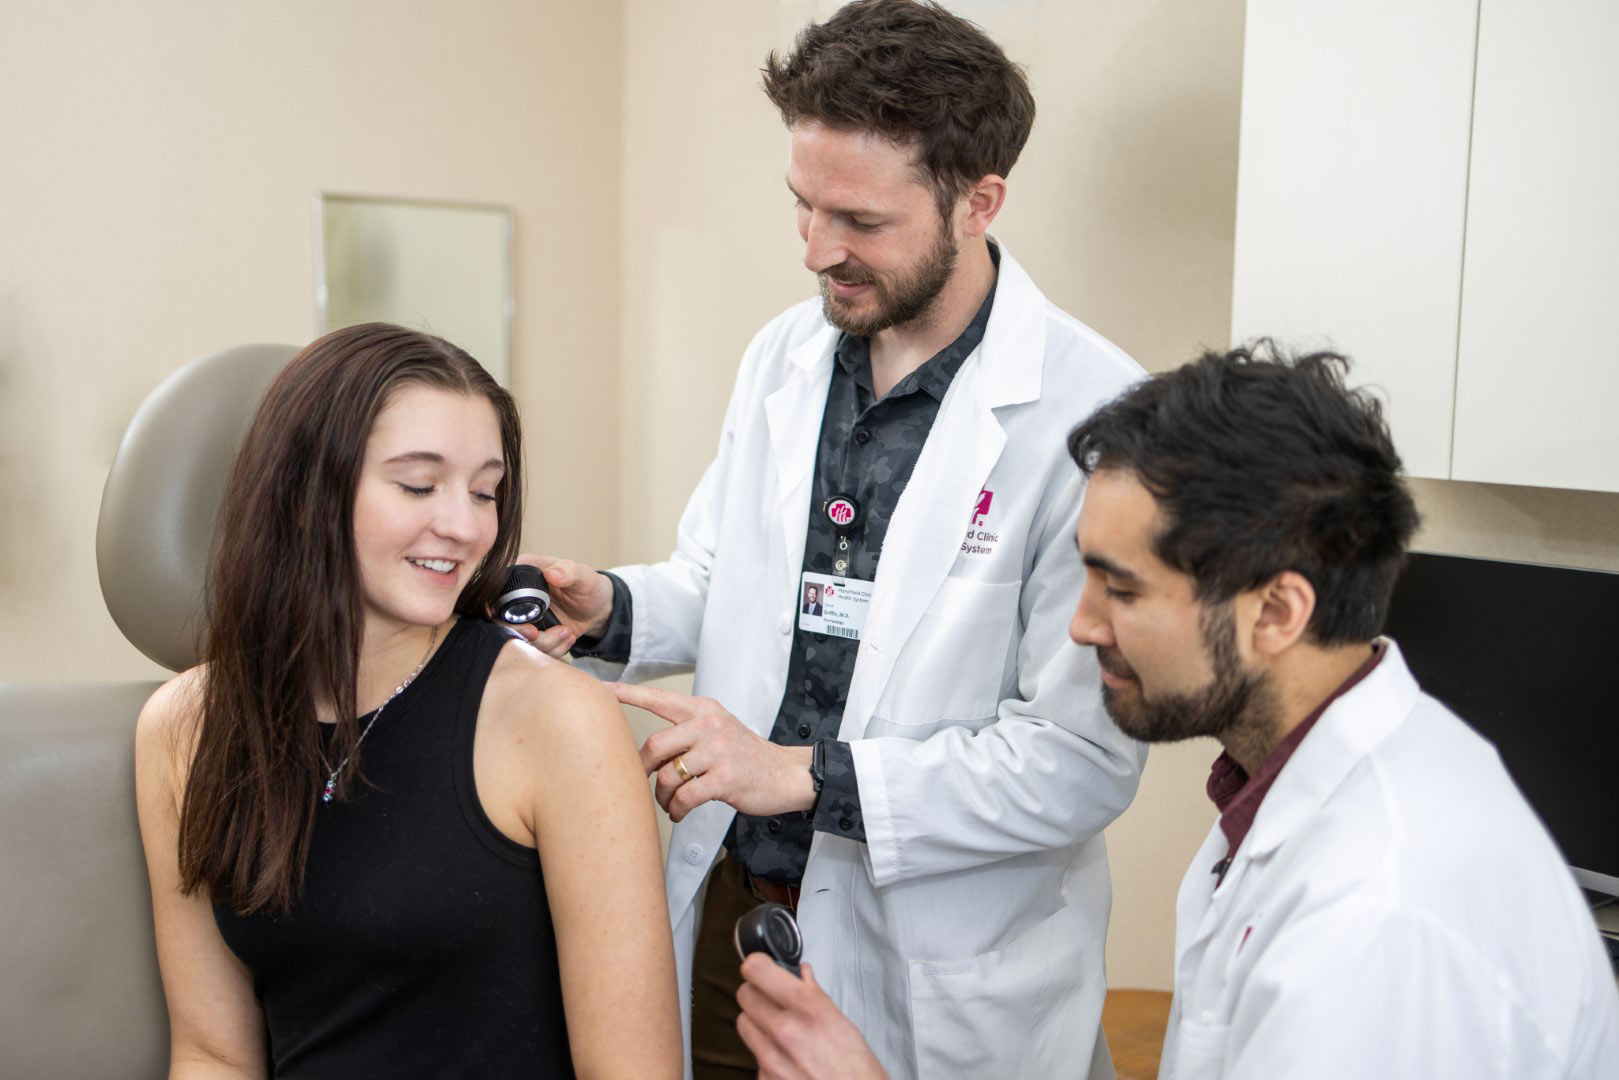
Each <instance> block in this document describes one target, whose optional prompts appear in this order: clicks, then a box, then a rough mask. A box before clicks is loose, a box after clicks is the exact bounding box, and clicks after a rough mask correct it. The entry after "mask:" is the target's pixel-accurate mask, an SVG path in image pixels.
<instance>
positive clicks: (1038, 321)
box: [787, 237, 1046, 419]
mask: <svg viewBox="0 0 1619 1080" xmlns="http://www.w3.org/2000/svg"><path fill="white" fill-rule="evenodd" d="M991 239H992V240H994V241H995V245H996V246H997V247H998V248H1000V251H1001V267H1000V278H999V281H998V283H997V284H996V287H995V304H994V306H993V307H992V308H991V309H990V313H989V325H988V326H986V327H985V328H984V340H983V341H982V342H981V343H980V344H979V346H978V350H977V351H978V353H979V354H980V358H979V365H978V366H979V367H980V368H983V367H984V366H986V365H987V364H989V363H993V364H994V365H995V378H993V379H979V380H977V382H976V392H977V394H978V397H979V403H980V404H981V405H983V406H984V407H985V408H987V409H997V408H1000V407H1001V406H1003V405H1019V404H1022V403H1023V402H1026V401H1034V400H1035V399H1036V398H1038V397H1039V396H1040V376H1041V373H1042V371H1043V370H1044V366H1045V345H1046V327H1045V317H1044V316H1045V307H1046V298H1045V296H1044V295H1043V294H1042V293H1041V292H1040V290H1039V289H1038V288H1036V287H1035V284H1034V282H1033V281H1032V280H1031V279H1030V278H1029V275H1028V274H1027V273H1026V272H1025V271H1024V269H1023V267H1022V266H1019V265H1018V262H1017V260H1016V259H1014V258H1012V253H1011V252H1010V251H1008V250H1007V248H1006V245H1005V244H1004V243H1002V242H1001V241H1000V240H999V239H996V238H994V237H991ZM837 344H838V329H837V327H835V326H833V325H831V324H830V323H828V322H825V321H824V320H822V321H821V322H820V325H819V328H818V329H816V330H815V332H814V333H812V334H810V336H809V337H808V338H806V339H805V340H804V341H802V342H801V343H799V344H798V345H796V346H794V347H793V348H792V349H791V350H789V351H788V353H787V359H788V361H789V362H791V363H792V364H793V365H794V366H795V367H798V368H801V369H803V370H805V371H814V370H815V369H816V368H817V367H820V366H821V365H823V364H825V363H826V362H828V361H829V360H831V358H832V354H833V352H834V350H836V348H837ZM818 418H819V417H818V416H817V419H818Z"/></svg>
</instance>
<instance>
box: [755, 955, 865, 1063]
mask: <svg viewBox="0 0 1619 1080" xmlns="http://www.w3.org/2000/svg"><path fill="white" fill-rule="evenodd" d="M736 1000H737V1004H739V1005H741V1006H742V1015H741V1016H739V1017H737V1020H736V1030H737V1033H738V1034H739V1035H741V1036H742V1041H743V1042H744V1043H746V1044H747V1046H748V1049H749V1050H752V1051H753V1056H754V1057H755V1058H756V1059H757V1060H758V1062H759V1077H760V1080H819V1078H823V1077H829V1076H836V1077H839V1078H840V1080H887V1078H888V1074H887V1073H886V1072H884V1071H883V1067H882V1066H881V1065H880V1064H878V1062H877V1058H876V1057H875V1056H874V1055H873V1054H872V1052H871V1047H869V1046H867V1045H866V1040H865V1039H863V1038H861V1036H860V1031H859V1029H857V1028H856V1027H855V1026H854V1024H853V1023H852V1022H851V1021H850V1020H849V1018H848V1017H847V1016H844V1015H843V1013H841V1012H839V1011H838V1007H837V1006H836V1005H834V1004H833V1003H832V999H831V998H829V997H827V996H826V991H824V990H822V989H821V988H820V986H819V985H818V984H817V983H816V982H815V972H813V971H812V970H810V966H809V965H808V964H805V965H804V976H803V978H799V977H798V976H796V975H794V974H793V973H792V972H790V971H787V970H786V969H785V968H782V967H781V966H780V965H778V964H777V963H776V962H775V961H774V960H771V959H770V958H769V957H768V956H766V955H765V954H764V953H754V954H752V955H751V956H749V957H748V958H747V959H746V960H745V961H743V963H742V986H741V988H740V989H739V990H737V992H736Z"/></svg>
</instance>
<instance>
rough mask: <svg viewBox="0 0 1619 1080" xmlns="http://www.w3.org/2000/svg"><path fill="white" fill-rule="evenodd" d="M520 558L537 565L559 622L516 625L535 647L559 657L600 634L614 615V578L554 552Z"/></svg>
mask: <svg viewBox="0 0 1619 1080" xmlns="http://www.w3.org/2000/svg"><path fill="white" fill-rule="evenodd" d="M517 561H518V562H520V563H526V564H528V565H529V566H537V567H539V569H540V573H542V574H544V575H545V584H546V586H547V588H548V589H549V591H550V593H551V613H552V614H553V615H555V616H556V617H557V619H558V620H559V621H558V624H557V625H556V626H553V627H551V628H549V629H547V630H538V629H536V628H535V627H534V626H532V625H529V624H524V625H522V626H518V627H516V630H517V632H518V633H520V634H522V635H523V636H524V637H525V638H527V639H528V640H529V641H530V642H531V643H533V645H534V647H535V648H537V649H539V650H540V651H541V652H543V653H545V654H546V655H547V656H550V657H552V658H554V659H557V660H560V659H562V658H563V657H564V656H566V655H567V653H568V650H569V649H571V648H573V645H574V642H576V641H578V640H579V639H580V638H590V637H600V636H601V634H602V631H604V630H606V629H607V620H608V619H609V617H611V616H612V614H613V579H612V578H610V577H608V576H607V575H605V574H599V573H597V572H596V571H595V570H592V569H591V568H590V567H588V566H586V565H585V564H584V563H581V562H574V561H572V560H571V559H558V558H556V557H555V556H551V555H519V556H518V557H517Z"/></svg>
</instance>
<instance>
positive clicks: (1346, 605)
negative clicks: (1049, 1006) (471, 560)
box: [741, 350, 1619, 1080]
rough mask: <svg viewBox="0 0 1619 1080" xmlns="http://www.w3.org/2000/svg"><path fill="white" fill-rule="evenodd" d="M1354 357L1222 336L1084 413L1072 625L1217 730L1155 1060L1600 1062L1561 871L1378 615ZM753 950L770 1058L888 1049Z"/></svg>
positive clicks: (1201, 726) (1586, 931) (1408, 520)
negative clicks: (1209, 818) (1350, 372)
mask: <svg viewBox="0 0 1619 1080" xmlns="http://www.w3.org/2000/svg"><path fill="white" fill-rule="evenodd" d="M1343 367H1344V364H1343V361H1342V358H1341V357H1338V356H1334V355H1332V354H1317V355H1312V356H1307V357H1304V358H1302V359H1300V360H1298V361H1296V362H1288V361H1285V360H1279V359H1277V358H1275V357H1273V356H1270V355H1268V354H1264V353H1262V354H1261V355H1260V356H1259V357H1258V358H1255V357H1253V356H1251V355H1250V354H1249V353H1248V352H1247V351H1246V350H1238V351H1236V352H1233V353H1230V354H1227V355H1224V356H1221V355H1214V354H1210V355H1207V356H1205V357H1203V358H1202V359H1201V360H1199V361H1197V362H1195V363H1193V364H1189V365H1187V366H1186V367H1184V368H1181V369H1179V370H1177V371H1174V372H1169V373H1166V374H1163V375H1158V376H1155V377H1154V378H1153V379H1152V380H1151V381H1150V382H1147V383H1143V384H1141V385H1139V386H1137V387H1136V388H1135V389H1133V390H1132V391H1130V392H1129V393H1128V394H1127V395H1125V396H1124V397H1123V398H1122V399H1120V400H1119V401H1117V402H1115V403H1113V404H1111V405H1109V406H1107V407H1106V408H1105V409H1103V410H1101V411H1100V412H1097V413H1096V414H1094V415H1093V416H1092V417H1091V418H1090V419H1088V420H1087V421H1085V422H1084V423H1082V424H1081V425H1080V426H1079V427H1078V428H1077V429H1076V430H1075V432H1074V434H1073V437H1072V440H1071V443H1070V449H1071V451H1072V454H1073V457H1074V459H1075V461H1076V462H1078V464H1079V466H1080V468H1081V470H1082V471H1084V472H1085V473H1086V474H1087V475H1089V476H1090V486H1089V488H1088V490H1087V492H1086V496H1085V508H1084V511H1083V513H1081V515H1080V519H1079V530H1078V534H1077V541H1078V546H1079V553H1080V556H1081V557H1082V558H1083V561H1084V565H1085V568H1086V569H1085V586H1084V591H1083V593H1082V594H1081V595H1080V598H1079V606H1078V609H1077V611H1076V612H1075V613H1074V618H1073V623H1072V625H1071V627H1070V630H1071V633H1072V635H1073V638H1074V640H1075V641H1077V642H1081V643H1083V644H1086V645H1091V646H1094V647H1095V650H1096V653H1097V656H1098V657H1099V659H1100V662H1101V666H1102V680H1103V691H1102V692H1103V695H1104V698H1105V700H1106V703H1107V709H1108V712H1109V714H1110V715H1111V716H1112V717H1113V718H1114V719H1115V720H1116V721H1117V722H1118V724H1119V726H1120V727H1121V728H1122V729H1123V730H1124V731H1126V732H1128V733H1129V734H1131V735H1133V736H1135V737H1137V738H1140V739H1144V740H1146V741H1149V742H1165V741H1171V740H1178V739H1186V738H1191V737H1194V736H1199V735H1208V736H1213V737H1215V738H1217V739H1219V741H1220V743H1221V744H1222V746H1223V748H1224V752H1223V753H1222V754H1221V755H1220V756H1219V758H1218V759H1217V760H1216V761H1215V763H1214V768H1213V770H1212V772H1211V775H1210V777H1209V782H1208V793H1209V797H1210V799H1211V800H1212V801H1213V802H1214V803H1215V805H1216V806H1217V807H1218V808H1219V811H1220V818H1219V821H1218V822H1217V824H1216V825H1215V827H1214V828H1213V829H1212V830H1211V831H1210V833H1209V837H1208V840H1207V841H1206V842H1205V843H1204V845H1203V849H1202V850H1201V851H1199V852H1198V854H1197V857H1196V858H1195V859H1194V860H1193V861H1192V865H1191V867H1190V868H1189V869H1188V870H1187V871H1186V877H1185V880H1184V881H1183V882H1182V884H1181V889H1180V898H1179V903H1178V906H1177V911H1176V927H1175V999H1174V1005H1173V1007H1172V1009H1171V1013H1170V1020H1169V1030H1168V1033H1167V1036H1166V1039H1165V1043H1164V1050H1163V1058H1162V1063H1161V1067H1160V1072H1159V1078H1160V1080H1276V1078H1279V1077H1300V1078H1306V1077H1307V1078H1309V1080H1364V1078H1366V1077H1375V1078H1377V1080H1433V1078H1436V1077H1456V1078H1458V1080H1461V1078H1465V1080H1612V1078H1614V1077H1616V1076H1619V992H1616V991H1615V987H1614V981H1613V974H1612V972H1611V971H1610V970H1609V966H1608V962H1607V957H1606V956H1605V955H1604V952H1603V949H1602V945H1601V944H1600V942H1599V940H1598V936H1597V933H1596V928H1595V926H1594V924H1593V922H1592V919H1591V914H1590V911H1589V910H1588V909H1587V907H1586V905H1585V902H1584V900H1583V899H1582V898H1581V896H1580V893H1579V890H1578V888H1577V887H1576V886H1575V884H1574V878H1573V875H1572V874H1571V873H1570V872H1569V870H1568V867H1567V866H1566V865H1565V864H1564V862H1563V860H1562V858H1561V856H1560V855H1559V854H1558V852H1557V849H1556V847H1555V846H1554V845H1553V843H1552V840H1551V838H1550V837H1549V836H1548V835H1547V834H1546V830H1545V828H1544V827H1543V826H1542V825H1541V824H1540V821H1539V820H1538V819H1537V818H1536V817H1535V814H1534V812H1533V811H1532V810H1531V809H1530V808H1529V806H1528V804H1527V803H1525V802H1524V800H1523V797H1522V796H1521V795H1520V794H1519V793H1518V789H1517V788H1516V787H1515V786H1514V785H1513V782H1512V779H1511V778H1510V777H1509V776H1508V775H1507V772H1506V770H1505V769H1504V768H1503V767H1502V765H1501V760H1500V758H1499V757H1498V756H1497V755H1496V753H1495V750H1494V748H1493V747H1491V746H1490V745H1489V744H1488V743H1487V742H1485V741H1484V740H1483V739H1482V738H1480V737H1479V736H1478V735H1477V734H1475V733H1474V732H1473V731H1472V729H1470V728H1468V727H1467V726H1466V725H1465V724H1464V723H1463V722H1462V721H1461V720H1459V719H1458V718H1457V717H1456V716H1455V715H1453V714H1452V713H1451V712H1450V711H1449V710H1448V709H1446V708H1445V706H1444V705H1442V704H1440V703H1439V702H1438V701H1435V700H1434V699H1433V698H1431V697H1428V696H1427V695H1426V694H1424V693H1423V692H1422V690H1421V688H1420V687H1418V685H1417V683H1416V681H1415V680H1414V679H1413V678H1412V676H1411V672H1410V671H1409V670H1408V669H1407V668H1406V666H1405V661H1404V660H1403V659H1402V658H1401V656H1400V649H1399V646H1398V644H1396V643H1395V642H1394V641H1392V640H1390V639H1389V638H1386V637H1379V636H1378V635H1379V631H1380V630H1381V628H1382V625H1383V618H1384V614H1385V612H1386V611H1387V609H1388V603H1389V595H1390V593H1391V592H1392V591H1393V587H1394V581H1395V578H1396V576H1397V575H1398V573H1399V569H1400V566H1401V563H1402V561H1403V558H1404V554H1405V548H1406V544H1407V542H1408V541H1409V540H1410V538H1411V534H1412V531H1413V530H1414V529H1415V527H1416V524H1417V514H1416V508H1415V506H1414V505H1413V504H1412V501H1411V496H1410V495H1409V493H1408V492H1407V491H1406V488H1405V484H1404V483H1403V481H1402V480H1401V479H1400V476H1399V464H1400V461H1399V458H1398V456H1396V454H1395V452H1394V446H1393V443H1392V442H1391V441H1390V439H1389V435H1388V430H1387V428H1386V427H1385V426H1384V424H1383V420H1382V416H1381V412H1380V409H1379V408H1378V406H1377V404H1376V403H1375V401H1373V400H1372V399H1370V398H1368V397H1366V396H1364V395H1362V394H1352V393H1349V392H1347V391H1346V390H1345V389H1344V385H1343V381H1342V379H1343V374H1342V372H1343ZM1058 962H1060V961H1057V960H1053V965H1055V964H1056V963H1058ZM743 971H744V974H745V975H746V977H747V980H748V981H747V985H746V986H745V987H744V988H743V990H742V991H741V998H742V1003H743V1007H744V1014H743V1017H742V1020H741V1027H742V1031H743V1034H744V1036H745V1038H746V1039H747V1041H748V1042H749V1044H750V1045H751V1046H753V1047H754V1048H755V1050H756V1052H757V1054H758V1057H759V1063H760V1075H761V1076H763V1077H765V1078H766V1080H789V1078H791V1080H797V1078H801V1077H833V1076H836V1077H840V1078H862V1080H864V1078H873V1077H877V1076H880V1075H881V1070H880V1068H879V1067H878V1065H877V1063H876V1061H874V1060H873V1059H871V1057H870V1056H869V1055H866V1054H864V1052H863V1050H862V1048H861V1046H860V1040H859V1036H858V1033H857V1032H856V1031H855V1030H854V1028H853V1027H852V1026H851V1025H849V1024H848V1023H847V1022H846V1021H844V1020H843V1019H842V1018H841V1017H839V1016H838V1015H837V1013H836V1011H835V1009H834V1008H833V1007H832V1003H831V1002H830V1001H829V1000H828V999H827V998H826V996H825V995H824V994H821V993H820V991H819V990H818V989H817V988H816V986H815V975H816V974H817V973H816V972H813V971H809V972H806V975H805V977H804V978H803V979H799V978H795V977H793V976H791V975H788V974H787V973H786V972H784V971H780V970H778V969H776V968H775V967H773V966H772V965H771V964H770V962H769V961H767V960H765V959H763V958H762V957H751V958H749V960H748V962H747V964H745V965H744V967H743ZM1052 1075H1070V1076H1072V1075H1078V1070H1070V1071H1069V1072H1067V1073H1065V1074H1058V1073H1054V1074H1052Z"/></svg>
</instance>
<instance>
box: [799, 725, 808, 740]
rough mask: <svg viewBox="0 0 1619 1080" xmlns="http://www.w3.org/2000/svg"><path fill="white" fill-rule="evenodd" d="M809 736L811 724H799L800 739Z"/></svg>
mask: <svg viewBox="0 0 1619 1080" xmlns="http://www.w3.org/2000/svg"><path fill="white" fill-rule="evenodd" d="M809 736H810V726H809V725H808V724H799V725H798V737H799V738H800V739H807V738H809Z"/></svg>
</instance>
